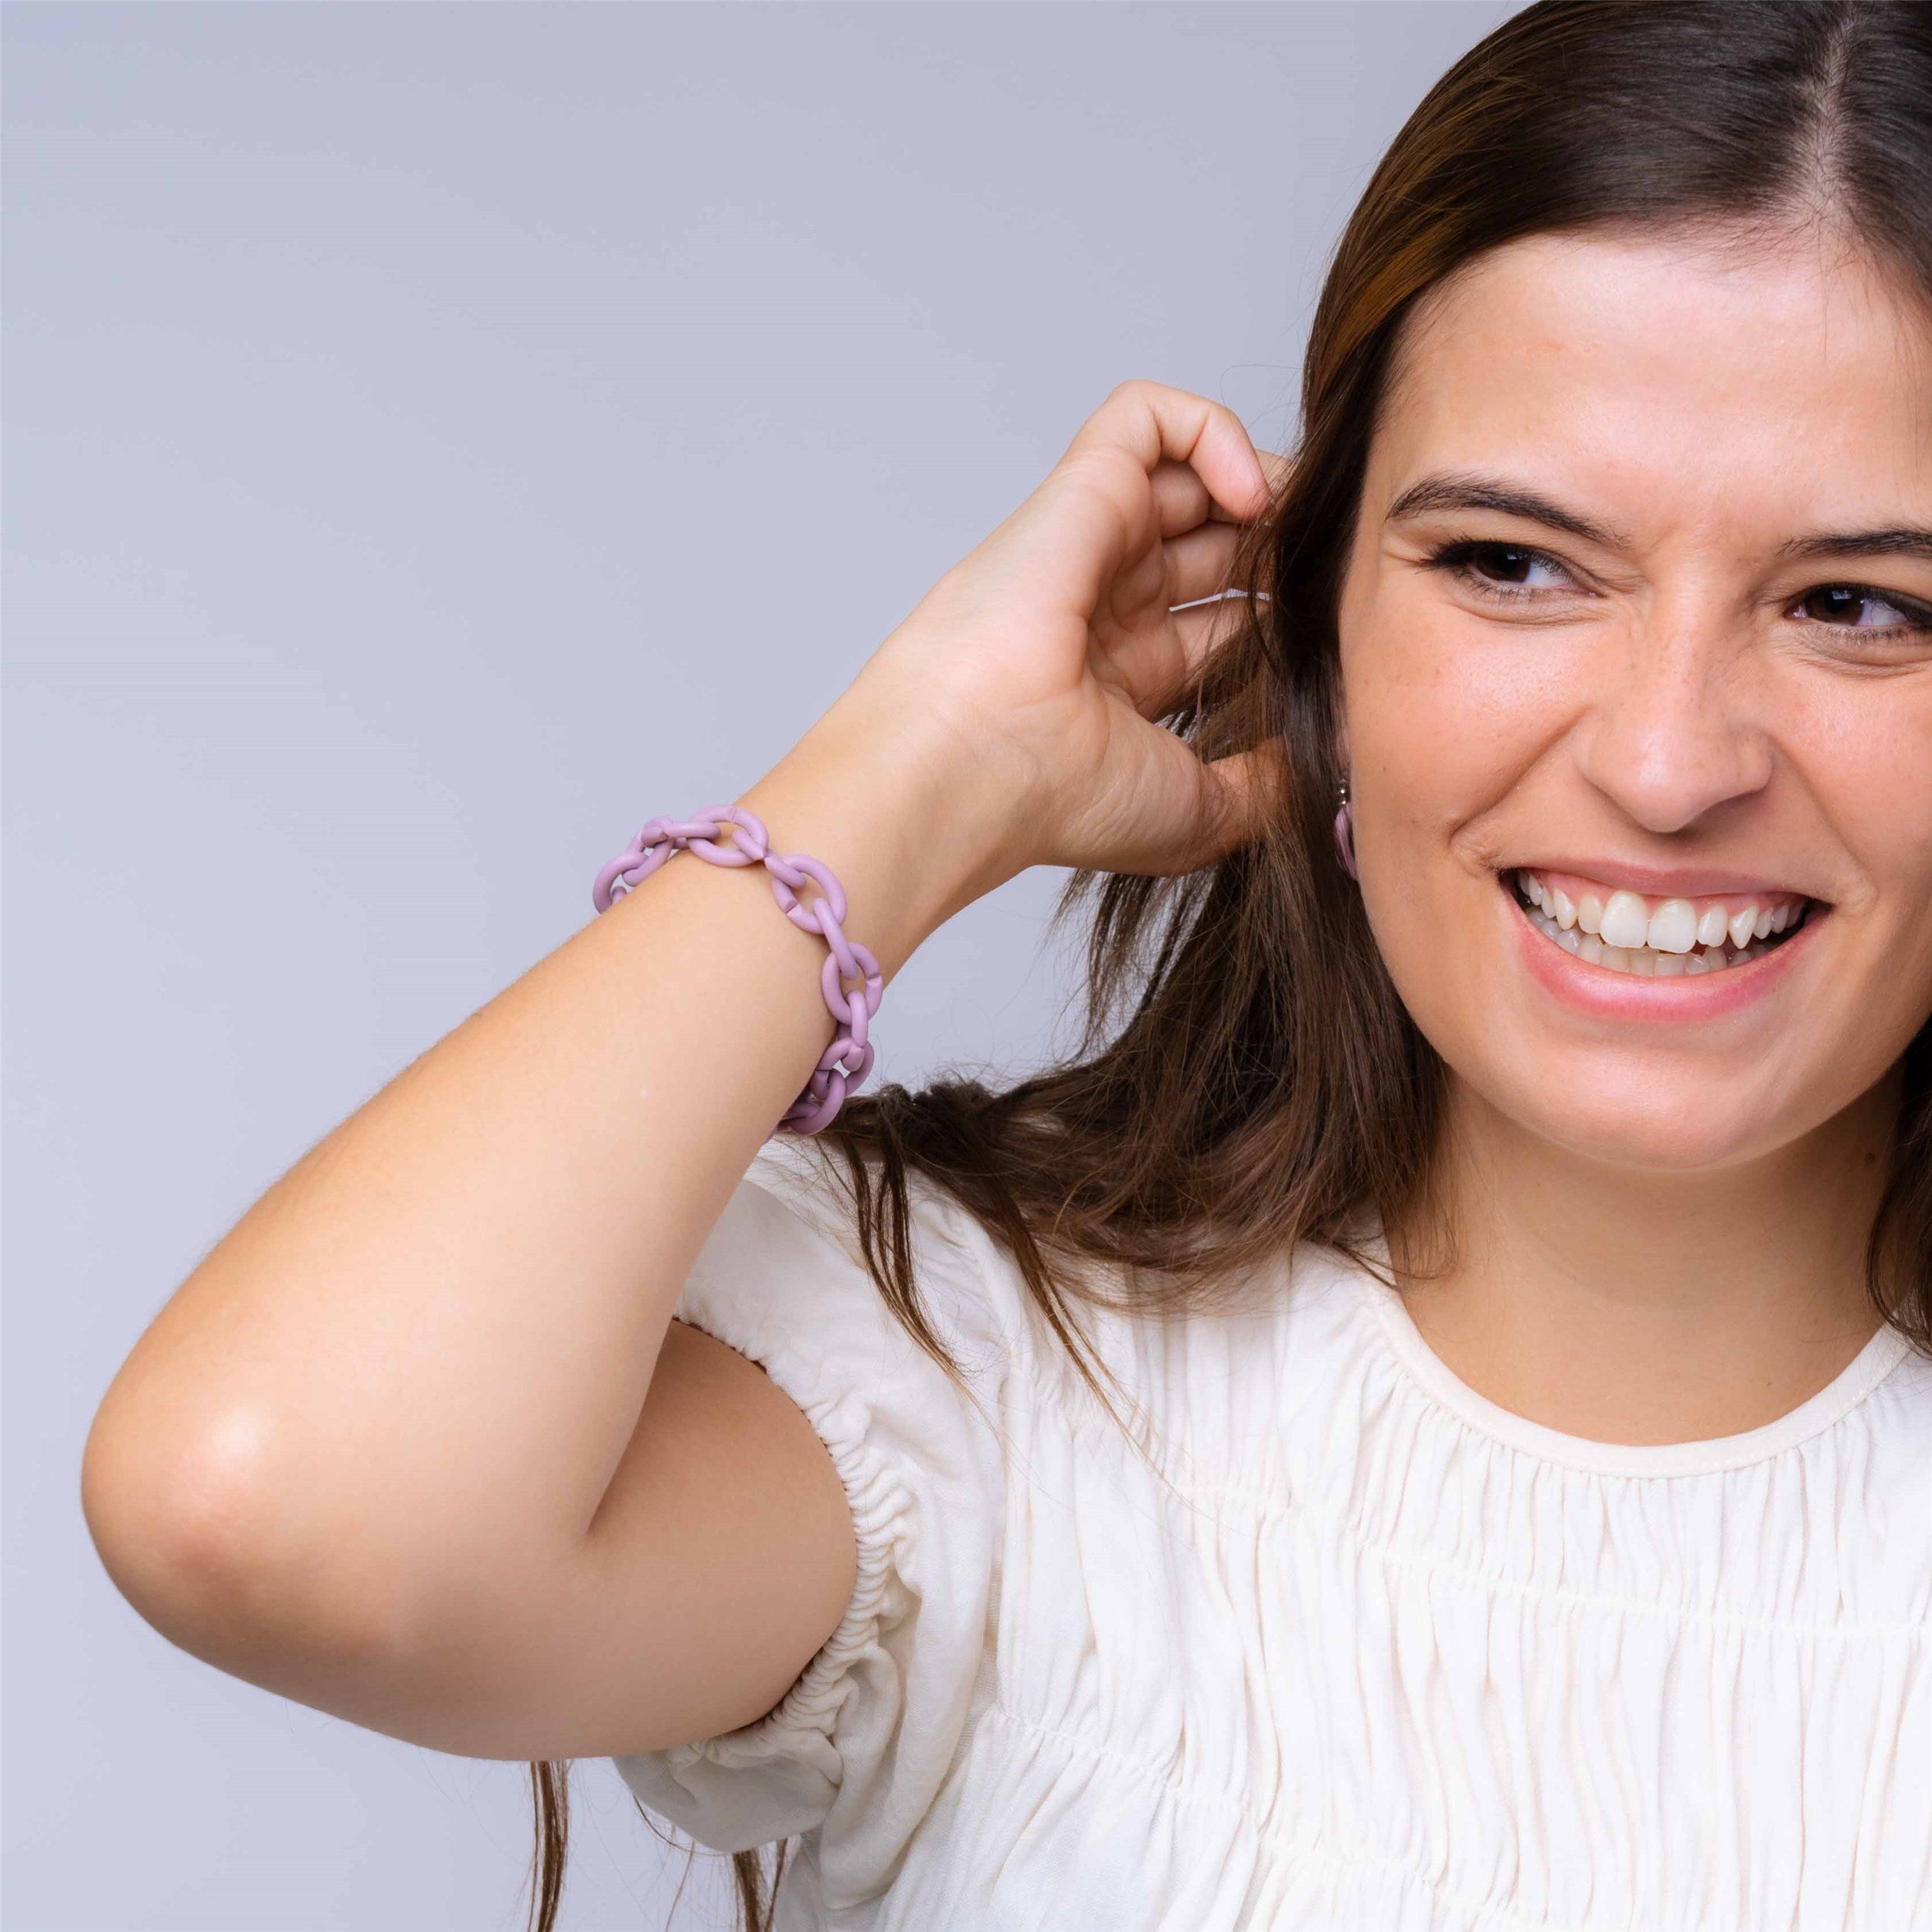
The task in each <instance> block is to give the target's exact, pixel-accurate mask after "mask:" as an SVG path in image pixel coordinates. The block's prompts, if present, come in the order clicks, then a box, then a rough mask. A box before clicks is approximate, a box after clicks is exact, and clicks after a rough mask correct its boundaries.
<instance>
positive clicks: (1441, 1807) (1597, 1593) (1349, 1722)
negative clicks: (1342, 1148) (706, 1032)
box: [617, 1141, 1932, 1932]
mask: <svg viewBox="0 0 1932 1932" xmlns="http://www.w3.org/2000/svg"><path fill="white" fill-rule="evenodd" d="M826 1163H827V1155H826V1154H825V1151H822V1150H820V1149H818V1148H816V1147H815V1146H813V1145H808V1144H805V1143H801V1142H784V1141H774V1142H773V1143H771V1144H770V1145H769V1146H768V1147H767V1148H766V1149H765V1150H764V1151H763V1152H762V1153H761V1154H760V1156H759V1158H758V1159H757V1162H755V1163H754V1164H753V1168H752V1169H751V1172H750V1174H749V1175H747V1179H746V1180H745V1182H744V1183H743V1185H741V1186H740V1189H738V1190H737V1192H736V1194H735V1196H733V1200H732V1202H731V1205H730V1208H729V1209H728V1210H727V1212H726V1214H725V1216H724V1217H723V1219H722V1220H721V1222H720V1223H719V1226H718V1228H717V1230H716V1232H715V1233H714V1234H713V1237H712V1239H711V1240H710V1241H709V1243H708V1244H707V1246H706V1249H705V1251H704V1253H703V1254H702V1257H700V1260H699V1263H698V1264H697V1266H696V1268H695V1269H694V1270H693V1272H692V1277H691V1280H690V1282H689V1285H688V1287H687V1288H686V1290H685V1295H684V1299H683V1301H682V1304H681V1305H680V1308H679V1314H680V1316H681V1318H682V1319H685V1320H687V1321H691V1322H692V1323H694V1324H695V1325H697V1326H698V1327H699V1328H703V1329H705V1330H706V1331H707V1332H709V1333H711V1334H713V1335H716V1336H718V1337H719V1338H720V1339H722V1340H723V1341H725V1342H728V1343H730V1345H733V1347H735V1348H736V1349H740V1350H741V1351H742V1352H743V1353H744V1354H746V1355H748V1356H750V1357H751V1358H752V1359H753V1360H755V1361H757V1362H761V1363H762V1364H763V1365H764V1366H765V1368H766V1369H767V1371H768V1372H770V1374H771V1376H773V1378H774V1380H775V1381H776V1382H777V1383H778V1384H779V1386H781V1387H782V1388H783V1389H785V1391H786V1392H787V1393H788V1394H789V1395H790V1396H791V1397H792V1398H793V1400H795V1401H796V1402H797V1403H798V1405H799V1406H800V1407H801V1409H802V1410H804V1413H805V1414H806V1415H807V1416H808V1417H809V1418H810V1419H811V1422H812V1423H813V1424H814V1426H815V1427H816V1428H817V1430H818V1432H819V1434H820V1435H821V1437H823V1439H824V1440H825V1442H826V1443H827V1444H828V1447H830V1449H831V1451H832V1455H833V1458H835V1461H836V1463H837V1465H838V1470H839V1472H840V1475H841V1476H842V1478H843V1479H844V1481H845V1485H846V1488H847V1491H848V1493H849V1495H850V1498H851V1500H852V1513H853V1517H854V1520H855V1523H856V1524H857V1526H858V1532H859V1544H860V1548H861V1551H862V1556H861V1563H860V1573H859V1583H858V1587H857V1589H856V1590H855V1594H854V1596H853V1598H852V1604H851V1607H850V1608H849V1611H848V1612H847V1614H846V1615H845V1619H844V1621H843V1622H842V1624H841V1625H840V1627H839V1628H838V1632H837V1634H835V1636H834V1637H833V1638H832V1641H831V1642H830V1643H829V1644H828V1645H827V1646H826V1647H825V1650H824V1651H822V1652H821V1654H820V1655H819V1656H818V1658H816V1659H815V1661H814V1662H813V1663H812V1664H811V1666H810V1667H809V1668H808V1669H807V1671H806V1672H805V1673H804V1675H803V1677H802V1678H801V1679H800V1681H799V1682H798V1684H797V1685H795V1686H794V1689H792V1691H791V1693H790V1694H789V1695H788V1696H787V1697H786V1698H785V1699H784V1701H783V1702H782V1703H781V1704H780V1705H779V1706H778V1707H777V1709H776V1710H774V1712H772V1713H770V1715H769V1716H767V1717H765V1718H764V1719H761V1720H760V1722H759V1723H757V1724H754V1725H752V1726H749V1727H748V1728H747V1729H745V1730H741V1731H738V1732H736V1733H733V1734H731V1735H730V1736H726V1737H722V1738H718V1739H713V1740H710V1741H709V1742H706V1743H700V1744H696V1745H692V1746H689V1747H684V1748H681V1749H679V1750H671V1751H665V1752H657V1753H649V1754H648V1755H644V1756H640V1757H628V1758H621V1759H619V1760H617V1762H618V1764H619V1767H620V1768H621V1770H622V1771H623V1773H624V1776H625V1777H626V1778H627V1779H628V1781H629V1783H630V1784H631V1787H632V1788H633V1789H634V1791H636V1792H637V1793H638V1795H639V1796H640V1798H642V1800H643V1801H645V1804H647V1805H648V1807H650V1808H651V1809H652V1810H653V1811H656V1812H658V1813H659V1814H661V1815H662V1816H664V1817H665V1818H668V1819H669V1820H670V1821H672V1822H673V1823H675V1824H676V1825H680V1826H682V1827H683V1828H685V1830H687V1831H688V1832H690V1833H691V1834H692V1835H694V1836H695V1837H696V1838H699V1840H701V1841H702V1842H705V1843H707V1844H710V1845H717V1846H719V1847H723V1848H727V1849H730V1848H736V1847H743V1846H745V1845H750V1844H753V1843H756V1842H759V1841H760V1840H762V1839H764V1838H769V1837H772V1836H776V1835H779V1834H781V1833H786V1834H788V1833H802V1834H803V1835H804V1836H803V1840H802V1847H801V1855H799V1856H798V1858H797V1859H796V1860H795V1862H794V1864H793V1866H792V1867H791V1871H790V1872H789V1873H788V1875H787V1880H786V1883H785V1886H784V1892H783V1893H782V1896H781V1904H780V1910H779V1915H778V1923H779V1926H780V1927H781V1932H807V1929H808V1928H818V1927H838V1928H841V1929H842V1932H843V1929H845V1928H861V1927H862V1928H866V1929H867V1932H873V1929H874V1928H876V1929H877V1932H886V1929H887V1928H890V1932H939V1929H940V1928H950V1927H961V1928H972V1929H973V1932H1155V1928H1159V1929H1160V1932H1214V1929H1216V1928H1221V1927H1253V1928H1263V1927H1266V1928H1271V1929H1273V1932H1289V1929H1290V1928H1295V1929H1297V1932H1302V1929H1309V1932H1312V1929H1315V1928H1319V1929H1320V1932H1342V1929H1344V1928H1345V1929H1346V1932H1529V1929H1530V1928H1534V1929H1535V1932H1558V1929H1559V1928H1565V1929H1567V1932H1610V1929H1611V1928H1613V1927H1614V1928H1617V1932H1675V1928H1692V1927H1695V1928H1699V1932H1787V1929H1789V1932H1825V1928H1831V1932H1843V1929H1844V1928H1859V1929H1860V1932H1913V1929H1914V1928H1932V1675H1929V1674H1928V1663H1927V1629H1928V1622H1929V1620H1932V1363H1928V1362H1927V1361H1926V1360H1925V1359H1923V1358H1922V1357H1921V1356H1920V1355H1917V1353H1915V1352H1912V1351H1911V1350H1910V1349H1909V1348H1908V1347H1907V1345H1906V1344H1905V1343H1904V1342H1903V1340H1902V1338H1900V1337H1899V1336H1897V1335H1896V1334H1895V1333H1894V1332H1892V1331H1891V1330H1889V1329H1882V1330H1880V1331H1879V1333H1878V1334H1877V1335H1876V1336H1874V1337H1873V1338H1872V1341H1871V1342H1870V1343H1869V1345H1867V1346H1866V1348H1865V1349H1864V1350H1863V1351H1862V1352H1861V1353H1860V1355H1859V1356H1858V1358H1857V1359H1855V1361H1854V1362H1852V1364H1851V1365H1850V1366H1849V1367H1848V1368H1847V1369H1845V1371H1844V1372H1843V1373H1842V1375H1840V1376H1838V1377H1837V1378H1836V1379H1835V1380H1834V1381H1833V1383H1832V1385H1831V1386H1829V1387H1828V1388H1827V1389H1824V1390H1822V1391H1821V1392H1820V1393H1818V1395H1817V1396H1814V1397H1813V1398H1812V1399H1811V1400H1809V1401H1808V1402H1806V1403H1804V1404H1802V1405H1801V1406H1800V1407H1798V1409H1796V1410H1793V1411H1792V1412H1791V1413H1790V1414H1788V1415H1787V1416H1785V1417H1783V1418H1781V1420H1778V1421H1776V1422H1774V1423H1770V1424H1769V1425H1767V1427H1764V1428H1761V1429H1757V1430H1751V1431H1750V1432H1749V1433H1747V1434H1742V1435H1737V1436H1732V1437H1726V1438H1723V1440H1716V1441H1709V1442H1702V1443H1689V1444H1672V1445H1669V1446H1666V1447H1611V1446H1607V1445H1605V1444H1597V1443H1592V1442H1589V1441H1587V1440H1583V1439H1580V1438H1578V1437H1570V1436H1566V1435H1563V1434H1560V1433H1559V1432H1557V1431H1555V1430H1549V1429H1546V1428H1544V1427H1540V1426H1539V1425H1537V1424H1536V1423H1530V1422H1528V1421H1526V1420H1523V1419H1522V1418H1521V1417H1515V1416H1512V1415H1511V1414H1509V1413H1508V1412H1506V1411H1505V1410H1502V1409H1500V1408H1498V1407H1497V1406H1495V1405H1494V1404H1492V1403H1488V1402H1487V1401H1486V1400H1484V1399H1483V1398H1482V1397H1481V1396H1478V1394H1476V1393H1475V1391H1474V1390H1472V1389H1470V1388H1468V1386H1466V1385H1465V1384H1464V1383H1461V1382H1460V1381H1459V1380H1458V1379H1457V1378H1456V1377H1455V1376H1454V1375H1453V1374H1451V1372H1450V1371H1449V1370H1448V1369H1447V1367H1446V1366H1444V1364H1443V1363H1442V1362H1440V1359H1438V1358H1437V1357H1436V1356H1435V1355H1434V1354H1433V1352H1431V1351H1430V1349H1429V1348H1428V1347H1427V1344H1426V1343H1425V1342H1423V1339H1422V1338H1421V1336H1420V1334H1419V1333H1418V1332H1417V1330H1416V1328H1415V1326H1414V1325H1413V1321H1411V1320H1410V1318H1409V1316H1408V1314H1407V1312H1406V1310H1405V1309H1404V1308H1403V1304H1402V1303H1401V1301H1400V1298H1398V1297H1397V1296H1396V1295H1394V1294H1392V1293H1391V1292H1390V1291H1388V1290H1386V1288H1384V1287H1382V1286H1381V1284H1379V1283H1378V1282H1377V1281H1375V1280H1374V1279H1373V1277H1371V1276H1369V1275H1368V1274H1366V1273H1364V1272H1362V1270H1358V1269H1355V1268H1352V1267H1348V1266H1345V1264H1342V1263H1341V1262H1339V1261H1338V1260H1336V1259H1335V1258H1334V1257H1332V1256H1329V1255H1327V1254H1325V1253H1321V1252H1318V1251H1315V1250H1310V1251H1308V1252H1306V1253H1303V1254H1301V1255H1300V1256H1298V1257H1296V1260H1295V1262H1294V1266H1293V1267H1292V1268H1289V1267H1281V1269H1280V1270H1278V1271H1277V1274H1276V1276H1275V1277H1274V1279H1273V1280H1272V1281H1268V1280H1265V1279H1260V1278H1257V1281H1256V1283H1255V1284H1253V1287H1255V1288H1256V1289H1257V1291H1258V1292H1257V1293H1254V1294H1250V1295H1249V1296H1248V1297H1247V1299H1246V1300H1245V1301H1243V1302H1242V1303H1241V1304H1240V1306H1239V1307H1237V1308H1235V1309H1233V1311H1226V1312H1222V1313H1217V1314H1214V1315H1192V1316H1190V1317H1189V1318H1187V1319H1185V1321H1175V1322H1170V1323H1166V1324H1160V1323H1155V1322H1151V1321H1128V1320H1125V1319H1124V1318H1107V1319H1105V1320H1097V1321H1096V1322H1095V1325H1094V1334H1095V1336H1096V1338H1097V1341H1098V1342H1099V1344H1100V1347H1101V1349H1102V1350H1103V1352H1104V1355H1105V1356H1106V1358H1107V1361H1108V1362H1109V1363H1110V1365H1111V1366H1112V1368H1113V1369H1114V1372H1116V1374H1117V1376H1119V1378H1120V1380H1121V1384H1122V1386H1123V1388H1124V1390H1125V1392H1126V1393H1127V1395H1128V1397H1129V1398H1130V1399H1131V1403H1133V1405H1134V1409H1135V1410H1136V1411H1137V1413H1138V1417H1139V1419H1140V1420H1141V1423H1143V1424H1144V1430H1143V1434H1142V1440H1143V1441H1144V1443H1145V1445H1146V1451H1147V1453H1146V1454H1145V1455H1143V1454H1139V1453H1137V1451H1136V1450H1135V1449H1134V1447H1133V1446H1131V1444H1130V1443H1129V1442H1128V1440H1126V1438H1125V1437H1124V1436H1123V1435H1122V1434H1121V1432H1120V1431H1119V1430H1117V1428H1116V1427H1115V1426H1114V1424H1113V1423H1111V1421H1109V1420H1107V1418H1106V1417H1105V1416H1104V1414H1103V1413H1100V1411H1099V1410H1098V1409H1097V1406H1095V1404H1094V1402H1093V1400H1092V1399H1091V1398H1090V1396H1087V1395H1086V1394H1085V1393H1084V1392H1083V1390H1082V1389H1080V1386H1079V1385H1078V1384H1077V1382H1076V1381H1075V1380H1074V1379H1073V1377H1072V1376H1071V1373H1070V1371H1069V1370H1068V1369H1067V1368H1066V1366H1065V1364H1064V1362H1063V1359H1062V1358H1061V1356H1060V1355H1059V1354H1058V1353H1057V1352H1056V1350H1055V1349H1054V1347H1053V1345H1052V1344H1051V1343H1050V1342H1049V1339H1048V1338H1046V1336H1045V1335H1044V1334H1043V1332H1042V1331H1041V1329H1040V1328H1039V1323H1038V1318H1037V1317H1036V1315H1034V1314H1033V1313H1032V1310H1031V1308H1030V1306H1029V1303H1028V1301H1027V1299H1026V1296H1025V1294H1024V1291H1023V1290H1022V1286H1021V1284H1020V1282H1019V1277H1018V1274H1017V1271H1016V1270H1015V1268H1014V1267H1013V1265H1012V1262H1011V1260H1010V1259H1009V1257H1007V1255H1006V1254H1005V1251H1004V1250H1002V1249H1001V1248H1000V1247H998V1245H997V1244H995V1243H993V1242H992V1241H991V1240H989V1239H988V1237H987V1236H985V1234H984V1233H983V1232H981V1230H979V1228H978V1226H977V1225H976V1224H975V1223H974V1222H973V1221H972V1220H971V1218H970V1217H969V1216H967V1215H966V1214H965V1213H964V1211H963V1210H962V1209H960V1208H959V1207H958V1206H957V1204H956V1203H954V1202H951V1200H950V1199H949V1197H947V1196H945V1195H944V1194H943V1193H942V1192H940V1191H939V1190H937V1189H933V1188H931V1187H930V1186H929V1185H927V1184H925V1183H923V1182H915V1183H914V1186H915V1191H916V1202H917V1214H916V1217H915V1226H914V1231H913V1238H914V1247H915V1257H916V1260H917V1267H918V1270H919V1274H920V1281H921V1282H922V1284H923V1287H924V1288H925V1290H926V1291H927V1294H928V1295H929V1296H930V1298H932V1300H933V1302H934V1308H935V1311H936V1314H937V1317H938V1322H939V1326H940V1330H941V1332H942V1333H943V1334H944V1335H945V1336H946V1337H947V1339H948V1341H949V1342H951V1345H953V1346H954V1349H956V1350H957V1351H958V1352H959V1353H960V1354H961V1356H962V1358H963V1359H964V1362H965V1364H966V1366H967V1369H968V1389H967V1390H966V1391H964V1392H961V1390H959V1389H957V1388H956V1387H955V1386H954V1385H953V1384H952V1383H950V1382H948V1381H947V1379H946V1378H945V1377H944V1375H943V1374H941V1372H940V1371H939V1370H938V1369H937V1367H936V1366H934V1365H933V1364H932V1363H931V1362H930V1361H928V1360H927V1358H926V1357H924V1356H923V1355H921V1354H920V1352H919V1351H918V1349H917V1348H916V1347H915V1346H914V1345H913V1343H912V1342H910V1340H908V1339H907V1338H906V1336H905V1335H904V1334H903V1332H902V1331H901V1330H900V1328H898V1326H897V1325H896V1323H894V1322H893V1320H892V1318H891V1317H890V1315H889V1313H888V1312H887V1311H886V1308H885V1307H884V1305H883V1302H882V1301H881V1300H880V1298H879V1294H878V1293H877V1291H876V1289H875V1288H874V1287H873V1286H872V1282H871V1281H870V1279H869V1277H867V1276H866V1274H865V1273H864V1271H863V1270H862V1268H861V1267H860V1266H859V1261H858V1259H857V1254H856V1250H855V1246H854V1243H853V1240H852V1235H851V1233H850V1223H849V1209H848V1208H847V1206H846V1205H845V1201H844V1198H843V1196H842V1191H841V1189H840V1185H839V1184H838V1181H837V1179H836V1178H835V1168H832V1166H830V1165H827V1164H826ZM1243 1285H1244V1286H1246V1285H1248V1284H1243Z"/></svg>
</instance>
